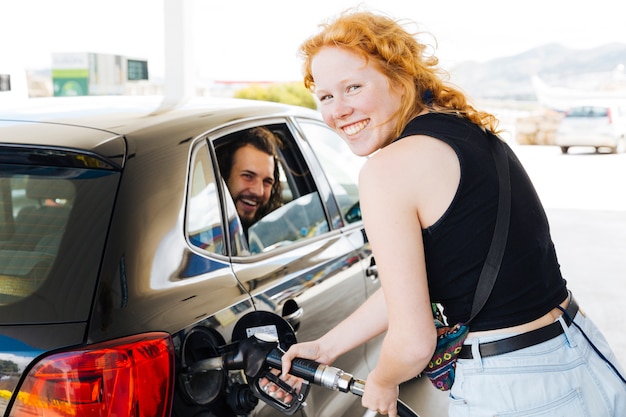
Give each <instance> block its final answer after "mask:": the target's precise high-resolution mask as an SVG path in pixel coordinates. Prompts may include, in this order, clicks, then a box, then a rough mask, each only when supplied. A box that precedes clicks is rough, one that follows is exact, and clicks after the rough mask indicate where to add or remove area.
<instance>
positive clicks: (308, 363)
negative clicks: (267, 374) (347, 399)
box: [267, 349, 362, 395]
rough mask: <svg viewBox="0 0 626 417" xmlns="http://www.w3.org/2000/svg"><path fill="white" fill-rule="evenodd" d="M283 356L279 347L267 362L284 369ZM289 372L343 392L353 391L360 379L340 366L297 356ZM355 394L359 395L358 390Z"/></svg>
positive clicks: (269, 356)
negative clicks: (336, 366)
mask: <svg viewBox="0 0 626 417" xmlns="http://www.w3.org/2000/svg"><path fill="white" fill-rule="evenodd" d="M281 357H282V353H281V352H280V351H279V350H278V349H274V350H272V351H270V352H269V354H268V355H267V364H268V365H269V366H271V367H272V368H276V369H282V362H281V360H280V359H281ZM289 374H291V375H293V376H297V377H299V378H302V379H304V380H305V381H308V382H310V383H312V384H315V385H319V386H321V387H323V388H327V389H330V390H333V391H341V392H352V387H353V385H354V383H355V381H358V380H356V379H355V378H354V377H353V376H352V375H351V374H349V373H347V372H344V371H343V370H341V369H339V368H335V367H333V366H329V365H324V364H321V363H319V362H315V361H313V360H310V359H302V358H295V359H294V360H293V361H291V369H289ZM353 394H357V395H359V394H358V393H356V392H353ZM361 395H362V392H361Z"/></svg>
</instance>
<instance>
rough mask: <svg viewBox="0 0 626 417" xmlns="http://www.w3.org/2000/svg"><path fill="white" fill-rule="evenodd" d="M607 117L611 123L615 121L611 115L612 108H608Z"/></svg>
mask: <svg viewBox="0 0 626 417" xmlns="http://www.w3.org/2000/svg"><path fill="white" fill-rule="evenodd" d="M606 117H608V118H609V124H612V123H613V117H612V116H611V109H610V108H609V109H606Z"/></svg>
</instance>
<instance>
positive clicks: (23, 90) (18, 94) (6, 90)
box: [0, 63, 28, 104]
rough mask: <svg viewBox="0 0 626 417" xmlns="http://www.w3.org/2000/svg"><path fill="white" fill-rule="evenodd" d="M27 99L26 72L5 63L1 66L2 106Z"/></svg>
mask: <svg viewBox="0 0 626 417" xmlns="http://www.w3.org/2000/svg"><path fill="white" fill-rule="evenodd" d="M25 98H28V87H27V85H26V71H25V70H24V68H19V67H16V66H8V65H7V64H6V63H3V65H2V66H0V104H1V103H10V102H13V101H14V100H18V99H25Z"/></svg>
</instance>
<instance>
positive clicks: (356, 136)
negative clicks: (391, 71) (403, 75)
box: [311, 46, 402, 156]
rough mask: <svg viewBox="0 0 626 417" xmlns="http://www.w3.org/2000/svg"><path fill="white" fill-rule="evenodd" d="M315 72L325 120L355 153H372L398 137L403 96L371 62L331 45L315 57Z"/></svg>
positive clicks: (312, 70) (313, 69) (317, 94)
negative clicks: (394, 134)
mask: <svg viewBox="0 0 626 417" xmlns="http://www.w3.org/2000/svg"><path fill="white" fill-rule="evenodd" d="M311 74H312V75H313V80H314V82H315V94H316V96H317V98H318V99H319V100H320V104H321V105H320V110H321V112H322V116H323V118H324V121H325V122H326V124H327V125H328V126H330V127H331V128H333V129H334V130H336V131H337V132H338V133H339V134H340V135H341V137H342V138H343V139H344V140H345V141H346V143H347V144H348V146H349V147H350V149H351V150H352V152H354V153H355V154H356V155H359V156H366V155H370V154H372V153H373V152H375V151H377V150H378V149H380V148H382V147H384V146H385V145H387V144H389V143H390V142H391V141H392V140H393V139H394V137H393V132H394V129H395V127H396V124H397V123H398V121H397V114H398V111H399V109H400V105H401V97H402V95H401V93H400V91H399V90H398V89H396V88H393V87H392V86H391V85H390V82H389V79H388V78H387V77H386V76H385V75H384V74H383V73H382V72H381V71H380V70H379V69H378V68H377V67H376V66H375V65H373V64H372V62H371V61H370V62H367V61H366V60H365V59H364V58H362V57H361V56H359V55H357V54H355V53H353V52H351V51H349V50H347V49H344V48H339V47H332V46H327V47H324V48H322V49H321V50H320V51H319V52H318V53H317V54H316V55H315V56H314V57H313V59H312V61H311Z"/></svg>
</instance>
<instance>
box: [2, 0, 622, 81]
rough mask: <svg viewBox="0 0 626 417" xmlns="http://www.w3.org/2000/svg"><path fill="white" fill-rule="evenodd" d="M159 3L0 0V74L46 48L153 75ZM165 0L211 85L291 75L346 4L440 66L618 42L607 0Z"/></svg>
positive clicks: (158, 70) (39, 59)
mask: <svg viewBox="0 0 626 417" xmlns="http://www.w3.org/2000/svg"><path fill="white" fill-rule="evenodd" d="M164 1H171V0H107V1H100V0H0V73H2V71H3V70H2V68H3V67H8V66H11V67H16V66H17V67H23V68H24V69H26V70H34V69H45V68H50V66H51V54H52V53H53V52H96V53H106V54H114V55H125V56H129V57H135V58H144V59H147V60H148V65H149V71H150V76H151V78H153V77H162V76H163V75H164V72H165V64H164V63H165V52H164V51H165V49H164V41H163V39H164V36H165V35H164V34H165V30H164V25H165V22H166V20H167V19H166V17H165V15H164ZM173 1H184V2H186V3H185V4H186V7H188V10H190V13H189V15H190V16H191V17H190V18H189V20H188V25H187V27H189V28H190V29H189V34H190V39H191V40H190V45H191V47H190V48H189V50H190V51H191V52H190V56H192V58H191V59H190V62H192V67H193V68H192V71H193V73H194V76H196V77H197V78H198V79H203V80H213V81H215V80H220V81H295V80H300V78H301V77H300V75H301V71H300V67H301V61H300V59H299V58H298V56H297V51H298V47H299V45H300V44H301V43H302V41H304V40H305V39H306V38H307V37H309V36H311V35H312V34H313V33H315V32H316V31H317V29H318V24H319V23H321V22H323V21H325V20H326V19H328V18H332V17H333V16H335V15H337V14H338V13H340V12H341V11H343V10H345V9H348V8H351V7H355V6H360V7H361V8H365V9H369V10H375V11H378V12H382V13H385V14H387V15H389V16H391V17H394V18H399V19H400V18H401V19H410V20H412V21H414V22H415V23H416V25H417V26H415V27H416V28H417V30H420V31H425V32H428V33H430V34H431V35H432V38H427V39H428V40H429V41H430V43H434V42H433V39H435V40H436V42H437V49H436V52H435V53H436V55H437V56H438V57H439V58H440V62H441V65H442V66H443V67H444V68H446V69H450V68H452V67H453V66H454V65H455V64H456V63H459V62H462V61H466V60H475V61H479V62H484V61H487V60H490V59H494V58H499V57H505V56H511V55H516V54H518V53H521V52H525V51H527V50H529V49H532V48H534V47H537V46H540V45H543V44H546V43H552V42H556V43H560V44H562V45H564V46H566V47H570V48H572V49H581V50H583V49H587V48H593V47H596V46H600V45H603V44H606V43H611V42H620V43H626V29H625V28H624V26H623V16H622V13H621V12H620V13H618V12H617V9H616V4H617V3H618V2H616V1H615V0H594V1H589V0H584V1H583V0H526V1H516V2H513V1H506V0H473V1H466V0H447V1H438V0H368V1H354V0H312V1H301V0H221V1H217V0H173Z"/></svg>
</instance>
